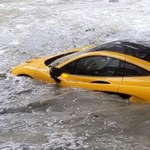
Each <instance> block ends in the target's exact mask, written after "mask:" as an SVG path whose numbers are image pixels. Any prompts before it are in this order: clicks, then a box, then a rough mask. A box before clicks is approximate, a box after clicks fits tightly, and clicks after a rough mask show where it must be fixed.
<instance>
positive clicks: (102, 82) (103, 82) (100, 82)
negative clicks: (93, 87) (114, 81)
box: [91, 81, 110, 84]
mask: <svg viewBox="0 0 150 150" xmlns="http://www.w3.org/2000/svg"><path fill="white" fill-rule="evenodd" d="M91 83H99V84H110V82H107V81H92V82H91Z"/></svg>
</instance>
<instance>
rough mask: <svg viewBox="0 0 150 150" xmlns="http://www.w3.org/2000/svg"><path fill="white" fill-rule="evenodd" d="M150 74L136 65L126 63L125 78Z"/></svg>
mask: <svg viewBox="0 0 150 150" xmlns="http://www.w3.org/2000/svg"><path fill="white" fill-rule="evenodd" d="M149 75H150V72H149V71H147V70H145V69H143V68H141V67H138V66H136V65H133V64H131V63H127V62H126V63H125V70H124V76H149Z"/></svg>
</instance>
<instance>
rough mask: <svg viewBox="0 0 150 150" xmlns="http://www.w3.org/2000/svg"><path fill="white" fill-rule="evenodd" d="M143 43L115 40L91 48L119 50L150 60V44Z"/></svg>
mask: <svg viewBox="0 0 150 150" xmlns="http://www.w3.org/2000/svg"><path fill="white" fill-rule="evenodd" d="M143 43H144V42H143ZM143 43H142V42H140V43H136V42H128V41H114V42H109V43H106V44H102V45H100V46H97V47H95V48H93V49H91V51H93V52H94V51H111V52H117V53H122V54H126V55H130V56H133V57H136V58H139V59H142V60H145V61H148V62H150V47H149V46H148V44H146V43H144V44H143Z"/></svg>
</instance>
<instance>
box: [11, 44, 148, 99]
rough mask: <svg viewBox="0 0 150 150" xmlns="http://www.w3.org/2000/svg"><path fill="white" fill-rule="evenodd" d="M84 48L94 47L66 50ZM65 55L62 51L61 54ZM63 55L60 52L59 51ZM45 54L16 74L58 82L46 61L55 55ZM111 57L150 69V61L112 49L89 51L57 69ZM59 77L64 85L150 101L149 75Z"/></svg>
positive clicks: (69, 75)
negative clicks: (82, 60)
mask: <svg viewBox="0 0 150 150" xmlns="http://www.w3.org/2000/svg"><path fill="white" fill-rule="evenodd" d="M84 48H90V47H82V48H77V49H73V50H70V51H66V52H64V53H68V52H73V51H80V50H83V49H84ZM61 54H62V53H61ZM57 55H59V54H57ZM57 55H53V56H48V57H43V58H39V59H33V60H31V61H28V62H26V63H24V64H21V65H19V66H17V67H14V68H13V69H12V74H14V75H20V74H25V75H29V76H31V77H32V78H36V79H38V80H42V81H45V82H49V83H55V81H54V80H53V79H52V78H51V77H50V74H49V68H48V67H47V66H46V65H45V64H44V62H45V61H46V60H47V59H49V58H51V57H54V56H57ZM94 55H95V56H108V57H114V58H118V59H121V60H126V61H127V62H130V63H133V64H135V65H137V66H140V67H142V68H144V69H146V70H149V71H150V63H149V62H146V61H144V60H140V59H138V58H135V57H132V56H126V55H124V54H120V53H115V52H108V51H96V52H89V53H86V54H82V55H80V56H78V57H75V58H72V59H70V60H68V61H66V62H64V63H62V64H60V65H58V66H57V68H61V67H63V66H65V65H66V64H68V63H70V62H72V61H74V60H76V59H79V58H82V57H87V56H94ZM59 79H60V80H61V82H60V83H59V85H60V86H75V87H81V88H86V89H91V90H100V91H108V92H118V93H123V94H127V95H131V98H130V100H131V101H136V102H143V101H150V76H145V77H92V76H78V75H71V74H67V73H63V74H62V75H61V76H60V77H59ZM93 81H105V82H108V83H110V84H102V83H101V84H100V83H91V82H93Z"/></svg>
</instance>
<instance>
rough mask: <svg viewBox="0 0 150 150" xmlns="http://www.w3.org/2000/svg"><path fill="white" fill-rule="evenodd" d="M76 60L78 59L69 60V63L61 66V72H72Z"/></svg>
mask: <svg viewBox="0 0 150 150" xmlns="http://www.w3.org/2000/svg"><path fill="white" fill-rule="evenodd" d="M77 62H78V60H76V61H73V62H71V63H69V64H67V65H65V66H63V67H62V68H61V70H62V72H66V73H70V74H72V72H73V70H74V68H75V66H76V64H77Z"/></svg>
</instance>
